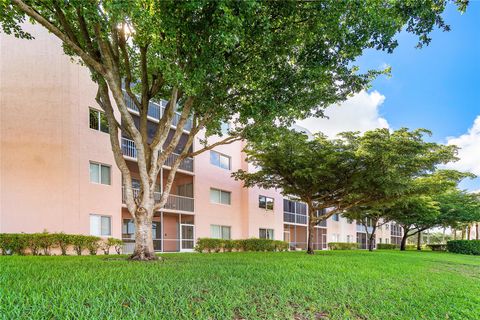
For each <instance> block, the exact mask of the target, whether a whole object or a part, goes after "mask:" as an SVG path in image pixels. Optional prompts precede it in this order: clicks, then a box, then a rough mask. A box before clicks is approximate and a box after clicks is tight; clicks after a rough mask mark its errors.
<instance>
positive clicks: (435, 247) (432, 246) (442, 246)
mask: <svg viewBox="0 0 480 320" xmlns="http://www.w3.org/2000/svg"><path fill="white" fill-rule="evenodd" d="M427 247H429V248H430V249H431V250H432V251H447V245H446V244H427Z"/></svg>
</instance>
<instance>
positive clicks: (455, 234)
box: [453, 229, 457, 240]
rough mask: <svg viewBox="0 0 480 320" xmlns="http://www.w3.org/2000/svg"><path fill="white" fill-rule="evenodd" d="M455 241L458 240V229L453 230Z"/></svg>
mask: <svg viewBox="0 0 480 320" xmlns="http://www.w3.org/2000/svg"><path fill="white" fill-rule="evenodd" d="M453 240H457V229H453Z"/></svg>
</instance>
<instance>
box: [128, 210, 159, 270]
mask: <svg viewBox="0 0 480 320" xmlns="http://www.w3.org/2000/svg"><path fill="white" fill-rule="evenodd" d="M151 211H152V212H148V210H146V209H145V208H142V207H141V208H139V209H137V211H136V212H135V219H134V220H135V250H134V251H133V254H132V255H131V256H130V259H131V260H142V261H147V260H156V259H158V257H157V256H156V255H155V250H154V249H153V239H152V217H153V208H152V209H151Z"/></svg>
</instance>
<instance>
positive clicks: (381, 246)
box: [377, 243, 398, 250]
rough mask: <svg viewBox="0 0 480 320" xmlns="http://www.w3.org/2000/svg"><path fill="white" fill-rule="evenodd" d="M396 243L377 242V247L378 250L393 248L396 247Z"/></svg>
mask: <svg viewBox="0 0 480 320" xmlns="http://www.w3.org/2000/svg"><path fill="white" fill-rule="evenodd" d="M397 248H398V247H397V245H396V244H394V243H379V244H377V249H380V250H394V249H397Z"/></svg>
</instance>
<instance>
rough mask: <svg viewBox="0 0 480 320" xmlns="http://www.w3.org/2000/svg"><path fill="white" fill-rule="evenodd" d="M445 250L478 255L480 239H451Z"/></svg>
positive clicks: (479, 252)
mask: <svg viewBox="0 0 480 320" xmlns="http://www.w3.org/2000/svg"><path fill="white" fill-rule="evenodd" d="M447 250H448V251H449V252H453V253H461V254H471V255H476V256H478V255H480V240H451V241H448V242H447Z"/></svg>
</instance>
